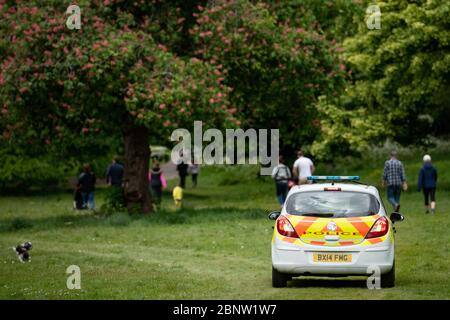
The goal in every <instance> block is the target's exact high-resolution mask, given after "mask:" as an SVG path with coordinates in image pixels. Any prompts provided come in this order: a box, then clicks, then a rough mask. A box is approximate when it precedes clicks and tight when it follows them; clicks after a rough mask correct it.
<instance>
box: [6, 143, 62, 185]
mask: <svg viewBox="0 0 450 320" xmlns="http://www.w3.org/2000/svg"><path fill="white" fill-rule="evenodd" d="M0 163H1V164H2V170H0V183H1V185H2V187H3V188H19V187H20V188H28V187H30V186H38V187H48V186H57V185H58V184H59V183H61V182H62V181H63V180H64V177H65V169H66V167H65V165H64V164H61V163H58V162H56V161H54V160H52V159H50V158H48V157H37V158H35V157H33V158H31V157H25V156H23V155H17V154H10V153H7V152H4V151H2V152H0Z"/></svg>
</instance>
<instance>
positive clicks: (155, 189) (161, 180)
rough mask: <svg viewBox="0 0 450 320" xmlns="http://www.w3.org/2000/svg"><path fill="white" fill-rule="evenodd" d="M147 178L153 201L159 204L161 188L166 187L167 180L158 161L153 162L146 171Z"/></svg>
mask: <svg viewBox="0 0 450 320" xmlns="http://www.w3.org/2000/svg"><path fill="white" fill-rule="evenodd" d="M148 180H149V183H150V188H151V191H152V196H153V201H154V203H155V204H157V205H159V204H160V203H161V196H162V189H165V188H166V187H167V181H166V178H165V177H164V174H163V172H162V170H161V168H160V167H159V163H155V164H154V165H153V168H152V169H151V170H150V172H149V173H148Z"/></svg>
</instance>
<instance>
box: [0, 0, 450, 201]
mask: <svg viewBox="0 0 450 320" xmlns="http://www.w3.org/2000/svg"><path fill="white" fill-rule="evenodd" d="M70 4H71V3H70V2H69V1H55V0H44V1H37V0H31V1H19V0H0V16H1V19H0V108H1V113H0V115H1V116H0V131H1V137H2V139H1V141H0V144H1V146H2V150H3V151H2V153H1V157H2V159H3V158H5V157H9V159H13V158H14V157H16V158H21V159H32V158H36V157H38V156H39V157H41V158H40V159H41V162H47V163H58V164H60V165H62V164H64V165H67V164H71V166H72V167H76V166H77V165H76V163H79V162H81V161H86V160H88V159H92V158H96V157H99V154H101V155H102V156H106V155H108V154H111V153H114V152H117V151H123V152H124V153H125V162H126V163H125V164H126V176H127V181H128V182H129V184H128V186H127V194H128V196H129V198H130V199H131V202H132V203H133V202H135V203H139V204H141V205H144V207H148V199H145V197H144V198H143V196H142V194H143V192H144V191H143V190H144V188H146V181H145V180H146V179H145V178H144V177H145V174H144V172H145V171H146V170H147V169H148V157H149V154H148V145H149V143H150V142H152V143H156V144H160V145H168V146H169V145H170V141H169V139H168V137H169V135H170V132H171V131H172V130H173V129H174V128H178V127H184V128H187V129H191V128H192V126H193V122H194V120H202V121H203V122H204V123H205V126H206V127H208V126H210V127H216V128H225V127H236V126H240V127H242V128H243V129H245V128H249V127H252V128H279V129H280V134H281V139H280V142H281V144H282V150H283V152H284V153H285V154H286V155H287V156H290V155H293V154H294V151H295V149H297V148H298V147H300V146H303V147H305V149H307V150H310V151H311V152H312V153H313V155H314V156H315V157H318V158H322V159H328V158H331V157H332V156H333V155H336V154H342V153H356V154H357V153H361V152H363V151H364V150H366V149H367V148H368V147H369V146H370V145H371V144H372V143H375V142H380V141H384V139H386V138H389V137H390V138H394V139H396V140H397V141H399V142H401V143H403V144H406V145H407V144H411V143H423V142H426V141H425V140H426V139H427V138H428V137H429V136H430V135H434V136H442V135H447V134H448V133H449V132H448V130H449V129H448V126H446V123H445V117H444V115H446V114H448V109H449V95H448V93H447V92H448V89H449V80H448V79H449V74H448V73H449V67H450V66H449V64H450V56H449V52H450V51H449V48H448V46H449V37H450V35H449V31H448V30H449V19H448V17H449V10H450V9H449V4H448V3H445V2H444V1H432V0H429V1H407V0H401V1H379V2H377V5H379V6H380V9H381V13H382V16H381V30H368V29H367V26H366V17H365V9H366V6H367V2H366V1H356V0H354V1H344V0H339V1H314V0H303V1H302V0H295V1H269V0H268V1H248V0H230V1H225V0H223V1H219V0H216V1H200V2H196V3H195V4H194V3H193V2H190V1H183V0H177V1H170V2H167V1H158V0H153V1H135V2H129V1H123V0H102V1H100V0H97V1H79V3H78V5H79V6H80V8H81V17H82V26H81V29H80V30H70V29H68V28H67V27H66V20H67V17H68V15H67V14H66V13H65V11H66V9H67V7H68V6H69V5H70ZM47 157H48V158H47ZM5 159H6V158H5ZM62 159H65V160H67V161H62ZM69 159H74V161H72V160H69ZM25 162H26V161H25ZM6 163H9V164H10V168H9V169H8V170H7V172H9V174H7V175H6V174H3V175H0V180H1V181H3V182H8V183H9V182H11V181H15V180H16V181H17V180H24V179H26V178H24V177H29V174H28V175H25V174H14V172H15V171H17V173H18V172H30V171H26V170H25V171H24V170H23V168H22V169H21V171H20V170H19V167H16V164H15V162H14V161H11V160H8V162H6ZM17 163H23V161H22V162H17ZM72 164H73V165H72ZM45 167H46V166H43V168H45ZM50 167H52V166H50ZM58 170H62V172H68V171H67V168H64V167H61V168H59V169H58ZM42 171H43V172H45V170H44V169H43V170H42ZM31 172H32V171H31ZM36 172H39V170H36ZM58 172H59V171H58ZM40 175H41V176H42V174H41V173H40ZM44 175H45V174H44ZM49 177H52V175H51V174H50V175H49ZM33 179H34V178H33ZM33 179H29V178H28V180H30V181H34V180H33ZM39 179H40V180H42V178H39ZM39 179H38V180H39ZM44 180H45V179H44Z"/></svg>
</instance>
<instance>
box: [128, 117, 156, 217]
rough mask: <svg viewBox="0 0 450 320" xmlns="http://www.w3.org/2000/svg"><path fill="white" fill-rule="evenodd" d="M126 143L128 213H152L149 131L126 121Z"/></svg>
mask: <svg viewBox="0 0 450 320" xmlns="http://www.w3.org/2000/svg"><path fill="white" fill-rule="evenodd" d="M123 137H124V143H125V170H124V195H125V199H126V203H127V208H128V211H129V212H131V211H136V210H137V211H140V212H142V213H148V212H150V211H152V204H151V198H150V194H149V189H148V186H149V184H148V170H149V160H150V148H149V147H150V144H149V130H148V129H147V128H145V127H140V126H136V125H135V124H133V123H132V122H131V120H126V121H125V124H124V128H123Z"/></svg>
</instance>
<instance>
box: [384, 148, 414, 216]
mask: <svg viewBox="0 0 450 320" xmlns="http://www.w3.org/2000/svg"><path fill="white" fill-rule="evenodd" d="M384 186H387V198H388V201H389V202H390V203H391V204H392V206H393V208H394V211H395V212H399V210H400V195H401V192H402V188H403V191H407V190H408V184H407V182H406V176H405V168H404V167H403V163H402V162H401V161H400V160H398V158H397V151H395V150H393V151H392V152H391V158H390V159H389V160H386V162H385V163H384V170H383V187H384Z"/></svg>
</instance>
